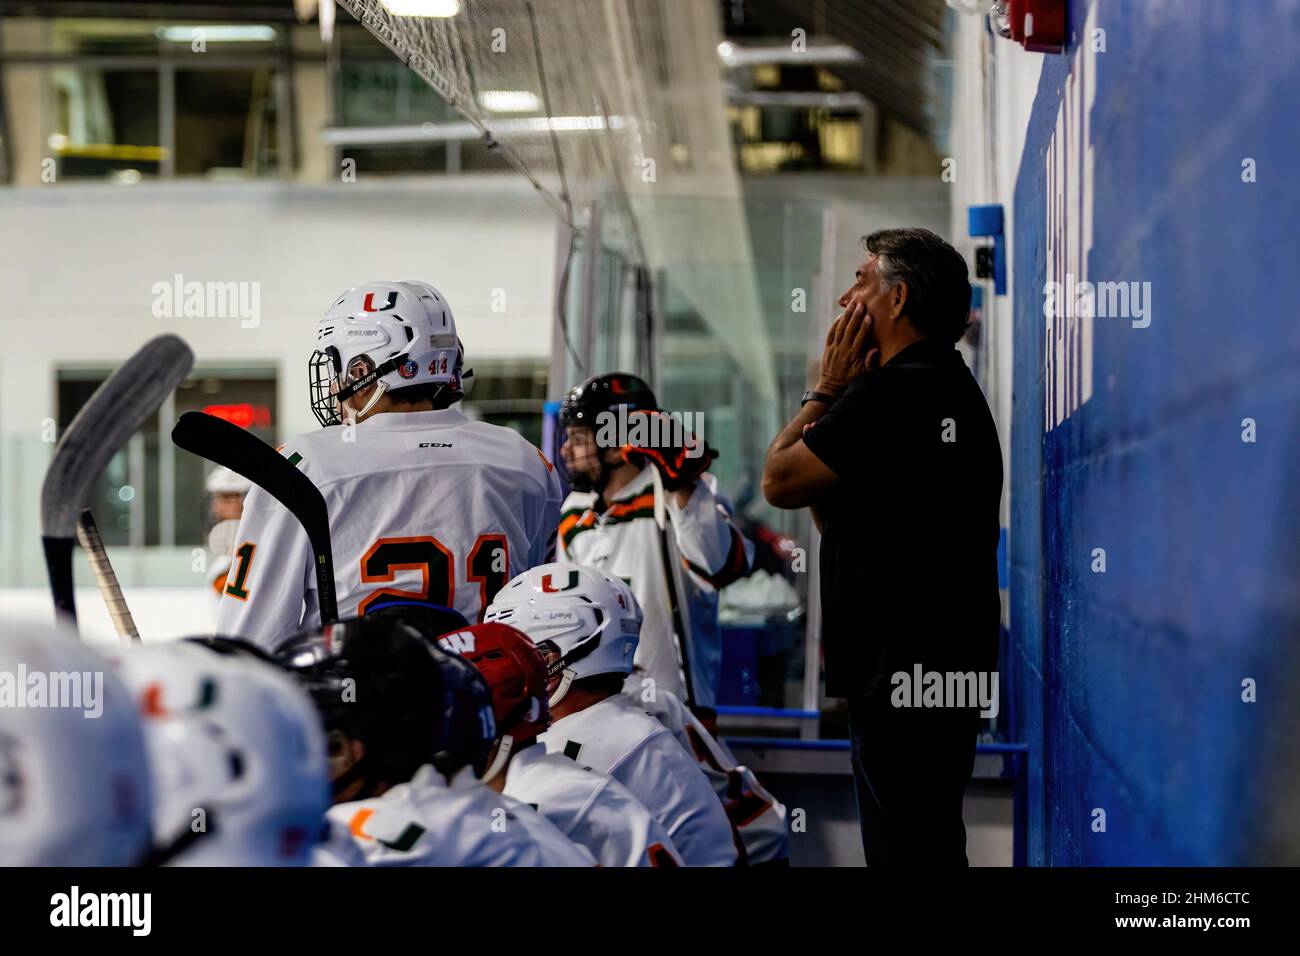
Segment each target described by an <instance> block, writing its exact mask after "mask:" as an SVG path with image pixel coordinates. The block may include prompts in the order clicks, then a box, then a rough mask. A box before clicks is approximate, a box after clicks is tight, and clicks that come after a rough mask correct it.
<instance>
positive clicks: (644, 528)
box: [556, 465, 754, 707]
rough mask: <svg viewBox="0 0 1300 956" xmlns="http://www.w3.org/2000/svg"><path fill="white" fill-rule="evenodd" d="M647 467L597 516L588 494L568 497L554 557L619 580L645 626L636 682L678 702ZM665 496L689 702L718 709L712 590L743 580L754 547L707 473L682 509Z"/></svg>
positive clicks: (682, 692) (718, 638)
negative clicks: (686, 624) (684, 634)
mask: <svg viewBox="0 0 1300 956" xmlns="http://www.w3.org/2000/svg"><path fill="white" fill-rule="evenodd" d="M653 467H654V466H653V465H646V466H645V468H643V469H642V470H641V473H640V474H639V475H637V476H636V478H635V479H633V480H632V481H631V482H629V483H628V484H627V485H626V486H625V487H623V488H620V489H619V491H618V493H617V494H615V495H612V496H611V498H610V501H609V503H608V507H606V508H605V510H604V511H603V512H597V510H596V509H597V507H598V496H597V495H596V494H595V493H594V492H585V493H584V492H573V493H571V494H570V495H569V496H568V498H566V499H565V501H564V505H563V507H562V509H561V516H560V529H559V536H558V539H557V541H556V557H557V559H558V560H560V561H574V562H577V563H578V564H585V565H587V566H589V567H593V568H598V569H599V570H601V571H604V572H606V573H607V574H612V575H614V576H615V577H618V578H622V579H623V580H624V581H626V582H627V584H628V586H629V587H630V588H631V589H632V593H633V594H634V595H636V599H637V602H638V603H639V604H640V605H641V612H642V614H643V615H644V616H645V620H644V622H643V623H642V625H641V642H640V644H638V645H637V650H636V659H635V662H634V663H635V667H636V673H635V674H634V677H635V678H636V680H637V681H638V683H639V681H640V680H642V679H644V678H646V677H649V678H652V679H653V680H654V681H655V683H656V684H657V685H658V686H660V687H664V688H666V689H667V690H669V691H671V692H672V693H674V694H676V695H677V696H679V697H682V698H685V697H686V696H687V693H686V688H685V687H684V686H682V683H683V682H682V675H681V670H680V668H679V667H678V663H677V650H676V643H675V641H674V640H673V616H672V608H671V605H670V604H669V600H668V585H667V582H666V580H665V577H664V566H663V558H662V552H661V548H662V544H661V542H660V540H659V529H658V527H657V526H656V525H655V520H654V471H653ZM666 497H667V502H666V504H667V511H668V518H669V520H670V522H671V525H672V529H673V532H674V540H675V541H676V543H677V550H678V551H679V552H680V554H681V557H682V559H683V561H685V563H686V567H687V568H688V569H689V573H686V574H683V575H681V580H682V582H683V584H684V585H685V587H686V590H687V591H688V593H687V594H686V595H685V596H684V600H683V604H684V605H685V606H687V607H689V608H690V611H691V631H692V634H691V640H692V643H691V647H690V659H691V665H692V666H691V680H692V684H693V686H694V690H695V700H694V701H693V703H694V704H695V705H696V706H700V707H714V706H716V700H717V691H718V679H719V676H720V674H721V669H722V632H721V630H720V629H719V626H718V590H719V589H720V588H722V587H725V586H726V585H727V584H730V583H731V582H732V581H734V580H736V579H737V578H739V577H742V576H744V575H745V573H747V572H748V570H749V567H750V562H751V561H752V560H753V556H754V545H753V543H752V542H750V541H749V540H748V539H746V538H745V536H744V535H742V534H741V533H740V529H739V528H738V527H737V526H736V524H735V522H734V521H733V520H732V518H731V513H732V508H731V503H730V502H728V501H727V499H726V498H725V497H724V496H723V495H722V494H721V493H720V492H719V491H718V490H717V479H716V478H714V477H713V476H712V475H709V474H705V475H703V476H702V477H701V478H700V480H699V481H697V482H696V483H695V489H694V490H693V491H692V493H691V498H690V500H689V501H688V502H687V503H686V507H684V508H683V507H681V506H679V505H678V504H677V501H676V499H675V497H674V496H673V495H672V494H668V495H666Z"/></svg>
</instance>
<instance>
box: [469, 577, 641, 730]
mask: <svg viewBox="0 0 1300 956" xmlns="http://www.w3.org/2000/svg"><path fill="white" fill-rule="evenodd" d="M621 584H622V582H620V581H619V580H618V579H617V578H614V577H611V576H610V575H608V574H606V573H605V572H603V571H597V570H596V569H595V568H588V567H584V566H583V565H580V564H570V563H567V562H555V563H553V564H542V565H538V566H537V567H535V568H532V569H530V570H528V571H525V572H524V573H523V574H520V575H518V576H517V577H515V578H514V579H512V580H511V581H509V582H508V583H507V584H506V586H505V587H503V588H502V589H501V590H500V591H498V592H497V595H496V598H494V599H493V601H492V603H491V604H490V605H489V606H488V608H487V611H486V612H485V613H484V615H483V619H484V620H485V621H499V622H501V623H503V624H509V625H511V626H512V627H516V628H518V629H519V630H521V631H523V632H524V633H525V634H526V635H528V639H529V640H531V641H532V642H533V643H534V644H536V645H538V646H539V647H540V646H542V645H544V644H547V643H549V644H552V645H554V647H555V649H556V651H557V653H558V654H559V659H558V660H556V661H553V662H552V663H551V664H550V665H549V666H548V668H547V670H548V675H549V676H552V677H553V676H555V675H556V674H560V673H563V680H562V681H561V683H560V686H559V687H558V688H556V690H555V692H554V693H553V694H551V700H550V703H551V706H552V707H554V706H555V705H556V704H558V703H559V702H560V701H561V700H562V699H563V698H564V695H565V694H567V693H568V691H569V685H570V684H572V683H573V682H574V681H575V680H581V679H582V678H584V677H594V676H596V675H597V674H629V673H631V671H632V659H633V657H635V656H636V646H637V644H638V643H639V642H640V640H641V608H640V607H639V606H638V605H637V603H636V599H635V598H634V597H632V592H631V591H630V590H629V589H627V588H626V587H620V586H619V585H621Z"/></svg>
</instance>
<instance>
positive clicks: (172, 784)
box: [115, 639, 330, 866]
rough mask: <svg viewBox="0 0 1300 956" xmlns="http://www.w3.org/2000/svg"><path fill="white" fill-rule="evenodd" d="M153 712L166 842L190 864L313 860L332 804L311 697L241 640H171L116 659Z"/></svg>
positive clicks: (149, 727) (143, 710)
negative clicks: (179, 848) (240, 643)
mask: <svg viewBox="0 0 1300 956" xmlns="http://www.w3.org/2000/svg"><path fill="white" fill-rule="evenodd" d="M115 663H116V665H117V669H118V672H119V673H120V674H121V676H122V678H123V680H125V682H126V684H127V686H128V687H129V688H130V690H131V693H132V694H133V696H134V698H135V701H136V704H137V706H138V708H139V711H140V715H141V718H142V719H143V721H144V727H145V740H146V743H147V744H148V748H149V758H150V766H151V767H152V768H153V773H152V780H153V789H154V795H155V797H154V836H155V842H156V843H157V845H159V846H164V847H165V846H173V845H177V844H178V840H179V839H181V838H183V837H186V836H188V835H190V834H194V835H195V837H194V839H193V840H192V841H190V842H189V843H188V845H187V846H186V847H185V849H184V850H182V851H180V852H178V853H177V854H176V855H175V857H174V858H173V859H172V860H171V861H170V862H172V863H174V864H175V865H180V866H305V865H307V864H308V863H310V861H311V856H312V851H313V849H314V847H315V844H316V842H317V839H318V837H319V834H320V829H321V823H322V820H323V819H324V815H325V811H326V810H328V809H329V803H330V801H329V775H328V769H327V766H326V761H325V739H324V734H323V733H322V732H321V729H320V721H319V718H318V716H317V714H316V709H315V707H314V706H313V705H312V702H311V700H310V699H309V698H308V697H307V695H306V694H305V693H303V691H302V690H301V689H300V688H299V687H298V686H297V685H296V684H295V683H294V681H293V679H292V678H290V677H289V676H288V675H287V674H285V673H284V672H283V671H282V670H281V669H280V668H278V667H276V666H275V665H274V664H271V663H268V662H266V661H263V660H258V659H257V658H256V657H255V656H254V655H253V654H252V653H246V652H243V653H241V652H240V651H239V649H238V647H237V645H235V644H234V642H223V641H221V640H220V639H217V640H216V641H209V640H205V641H202V642H200V641H195V640H185V641H173V642H168V643H165V644H152V645H146V646H144V647H133V648H129V649H126V650H123V651H122V652H121V653H120V654H119V655H118V656H117V657H116V660H115Z"/></svg>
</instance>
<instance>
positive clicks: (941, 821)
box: [763, 229, 1002, 866]
mask: <svg viewBox="0 0 1300 956" xmlns="http://www.w3.org/2000/svg"><path fill="white" fill-rule="evenodd" d="M862 245H863V249H864V251H865V252H866V253H867V255H866V258H865V260H864V261H863V263H862V265H861V266H860V267H859V268H858V270H857V273H856V276H855V279H854V282H853V285H852V286H851V287H850V288H849V289H848V291H846V292H845V293H844V294H843V295H842V296H841V297H840V299H839V304H840V306H841V307H842V308H843V309H844V311H843V313H841V314H840V316H839V318H838V319H836V321H835V324H834V325H832V326H831V330H830V333H829V335H827V337H826V347H825V350H824V352H823V354H822V361H821V372H820V375H819V378H818V381H817V384H816V387H815V388H813V389H811V390H810V391H808V392H806V393H805V394H804V399H803V405H802V407H801V408H800V410H799V413H798V414H797V415H796V416H795V417H794V420H793V421H791V422H790V424H789V425H787V426H786V428H785V430H784V431H782V432H781V434H780V435H778V436H777V438H776V440H775V441H774V442H773V443H772V446H771V448H770V449H768V453H767V462H766V465H765V467H764V471H763V494H764V496H765V497H766V498H767V500H768V501H769V502H770V503H772V504H773V505H775V506H776V507H778V508H802V507H805V506H807V507H811V509H812V514H813V519H814V521H815V522H816V524H817V527H818V528H819V529H820V530H821V532H822V544H821V600H822V638H823V649H824V655H825V656H824V661H825V670H826V693H827V695H828V696H832V697H846V698H848V700H849V725H850V731H851V736H852V744H853V774H854V786H855V790H856V793H857V799H858V813H859V818H860V823H861V827H862V844H863V849H864V850H865V852H866V858H867V863H868V865H871V866H880V865H885V866H889V865H926V864H929V865H965V864H966V862H967V861H966V831H965V827H964V826H963V823H962V797H963V793H964V791H965V789H966V784H967V783H968V782H969V781H970V776H971V771H972V769H973V766H974V760H975V737H976V733H977V731H978V727H979V711H978V707H977V706H972V702H971V701H969V700H960V701H959V700H947V699H945V695H944V694H943V693H942V689H941V688H942V686H946V685H947V683H948V681H947V675H955V674H967V673H971V672H975V673H981V672H987V671H991V670H993V669H995V668H996V666H997V648H998V625H999V621H1000V616H1001V611H1000V605H999V599H998V582H997V541H998V508H999V502H1000V500H1001V496H1002V454H1001V448H1000V446H999V444H998V437H997V431H996V429H995V427H994V424H993V416H992V415H991V414H990V412H989V408H988V403H987V402H986V401H985V400H984V396H983V394H982V393H981V391H980V388H979V385H978V384H977V383H976V382H975V379H974V377H973V376H972V375H971V373H970V371H969V370H968V369H967V368H966V363H965V362H964V361H963V360H962V357H961V353H959V352H958V351H957V349H956V347H955V346H956V343H957V341H958V340H959V339H960V338H961V336H962V333H963V331H964V330H965V328H966V325H967V320H968V315H969V312H970V298H971V288H970V281H969V279H968V278H967V270H966V263H965V261H964V260H963V259H962V257H961V255H960V254H959V253H958V252H957V250H955V249H954V248H953V247H952V246H950V245H949V244H948V243H946V242H944V241H943V240H942V239H940V238H939V237H938V236H936V235H935V234H934V233H932V232H929V231H928V230H925V229H886V230H882V231H880V232H874V233H872V234H871V235H869V236H867V237H866V238H864V239H863V240H862ZM918 668H919V671H918V670H917V669H918ZM914 672H923V673H926V674H930V673H937V674H939V675H940V680H939V682H938V683H939V684H940V691H939V692H936V693H933V694H931V693H929V692H927V693H926V694H925V695H924V696H923V697H917V696H914V695H913V694H912V693H910V692H909V693H906V694H902V693H896V692H893V689H894V687H896V686H897V685H898V684H899V683H900V679H899V678H898V677H897V675H900V674H901V675H905V676H904V677H903V678H902V682H903V683H906V682H907V681H909V680H910V679H911V675H912V674H913V673H914ZM918 700H919V701H921V706H916V704H917V702H918Z"/></svg>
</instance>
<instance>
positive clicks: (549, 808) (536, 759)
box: [439, 621, 682, 866]
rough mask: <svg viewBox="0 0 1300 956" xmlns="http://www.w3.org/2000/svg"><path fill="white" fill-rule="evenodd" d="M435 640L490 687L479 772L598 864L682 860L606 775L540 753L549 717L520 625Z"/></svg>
mask: <svg viewBox="0 0 1300 956" xmlns="http://www.w3.org/2000/svg"><path fill="white" fill-rule="evenodd" d="M439 644H441V645H442V646H443V647H445V648H446V649H448V650H450V651H455V652H459V653H460V654H461V655H462V656H463V657H464V658H465V659H466V660H467V661H469V662H470V663H471V664H473V665H474V666H475V667H476V668H478V671H479V673H481V674H482V675H483V679H484V680H485V681H487V684H488V687H489V689H491V691H492V707H493V711H494V713H495V715H496V723H497V735H498V736H497V742H496V746H495V747H494V748H493V752H492V756H491V758H490V760H489V762H488V769H487V771H486V772H485V773H484V774H483V780H484V782H485V783H487V785H488V786H489V787H491V788H492V789H493V790H496V791H497V792H498V793H504V794H506V795H507V796H510V797H514V798H515V799H516V800H519V801H520V802H522V803H526V804H528V805H529V806H532V807H536V808H537V812H538V813H540V814H541V815H542V816H544V817H546V818H547V819H548V820H550V821H551V822H552V823H554V824H555V825H556V826H557V827H558V828H559V829H560V832H561V833H563V834H564V835H565V836H566V837H568V838H569V839H570V840H572V841H573V842H575V843H579V844H581V845H582V846H585V847H586V848H587V849H588V850H590V851H591V854H592V856H594V857H595V858H596V862H597V863H599V864H600V865H601V866H681V865H682V858H681V856H680V855H679V854H678V852H677V848H676V847H675V846H673V841H672V838H671V837H670V836H668V831H666V830H665V829H664V828H663V826H662V825H661V824H660V823H659V821H658V820H656V819H655V818H654V817H653V816H651V815H650V811H649V810H647V809H646V808H645V806H644V805H643V804H642V803H641V802H640V801H639V800H637V799H636V797H634V796H632V794H631V793H630V792H628V790H627V788H626V787H624V786H623V785H622V784H621V783H619V782H618V781H617V780H615V779H614V778H613V777H609V776H606V775H605V774H603V773H597V772H596V771H595V770H592V769H590V768H586V767H581V766H579V765H578V764H577V763H575V762H574V761H572V760H570V759H569V758H567V757H564V756H561V755H560V754H554V753H547V751H546V748H545V747H544V746H539V745H538V740H537V738H538V735H539V734H541V733H543V732H544V731H545V730H546V728H547V727H548V726H549V725H550V723H551V711H550V707H549V706H548V705H547V702H546V701H547V689H546V683H547V681H546V661H545V660H544V659H543V658H542V655H541V652H540V651H538V650H537V647H536V646H535V645H534V644H533V642H532V641H530V640H529V639H528V638H527V637H526V636H525V635H524V634H523V633H521V632H520V631H517V630H515V629H514V628H513V627H510V626H508V625H506V624H498V623H496V622H491V621H489V622H487V623H484V624H476V625H474V626H473V627H466V628H463V629H461V630H457V631H453V632H451V633H449V634H445V635H443V636H442V637H441V638H439Z"/></svg>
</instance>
